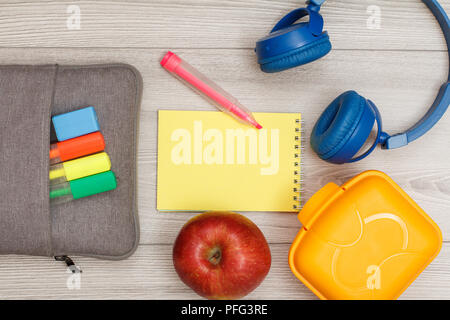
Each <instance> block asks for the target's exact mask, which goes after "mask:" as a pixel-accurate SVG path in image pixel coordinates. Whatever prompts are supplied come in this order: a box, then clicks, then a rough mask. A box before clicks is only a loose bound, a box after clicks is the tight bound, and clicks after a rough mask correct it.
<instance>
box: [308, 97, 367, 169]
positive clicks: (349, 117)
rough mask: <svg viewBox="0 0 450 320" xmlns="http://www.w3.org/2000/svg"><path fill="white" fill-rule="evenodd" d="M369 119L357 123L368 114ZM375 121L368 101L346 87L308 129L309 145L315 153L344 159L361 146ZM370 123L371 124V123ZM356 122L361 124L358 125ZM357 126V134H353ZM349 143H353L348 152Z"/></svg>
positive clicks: (345, 160)
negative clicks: (356, 135) (309, 130)
mask: <svg viewBox="0 0 450 320" xmlns="http://www.w3.org/2000/svg"><path fill="white" fill-rule="evenodd" d="M367 112H369V119H370V120H369V122H368V123H367V122H365V123H360V122H361V119H362V118H363V116H364V117H367V115H368V113H367ZM374 122H375V116H374V115H373V113H372V111H371V109H370V107H369V105H368V102H367V100H366V99H365V98H363V97H362V96H360V95H359V94H357V93H356V92H355V91H347V92H345V93H343V94H342V95H340V96H339V97H337V98H336V99H335V100H334V101H333V102H332V103H331V104H330V105H329V106H328V107H327V108H326V109H325V111H324V112H323V114H322V115H321V116H320V118H319V120H318V121H317V123H316V125H315V126H314V129H313V131H312V133H311V147H312V148H313V150H314V151H315V152H316V153H317V155H318V156H319V157H320V158H321V159H323V160H326V161H329V162H332V163H338V164H340V163H346V162H349V161H351V160H352V158H353V156H354V155H355V154H356V153H357V152H358V151H359V150H360V149H361V148H362V147H363V145H364V143H365V142H366V141H367V139H368V138H369V135H370V132H371V130H372V128H373V124H374ZM370 123H371V124H372V125H370ZM358 126H364V128H362V127H358ZM357 129H358V137H355V136H353V134H354V132H355V131H356V130H357ZM348 143H352V145H351V147H350V150H351V152H345V154H342V152H341V153H340V151H341V150H344V149H346V151H348V150H347V149H348V147H349V145H348Z"/></svg>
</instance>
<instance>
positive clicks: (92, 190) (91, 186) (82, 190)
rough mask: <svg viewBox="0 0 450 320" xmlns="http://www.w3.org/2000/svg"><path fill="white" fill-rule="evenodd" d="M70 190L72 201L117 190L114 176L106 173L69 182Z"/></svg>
mask: <svg viewBox="0 0 450 320" xmlns="http://www.w3.org/2000/svg"><path fill="white" fill-rule="evenodd" d="M69 183H70V188H71V190H72V195H73V198H74V199H80V198H85V197H89V196H92V195H94V194H98V193H102V192H106V191H111V190H114V189H116V188H117V181H116V175H115V174H114V172H112V171H106V172H103V173H99V174H96V175H93V176H89V177H86V178H82V179H77V180H73V181H70V182H69Z"/></svg>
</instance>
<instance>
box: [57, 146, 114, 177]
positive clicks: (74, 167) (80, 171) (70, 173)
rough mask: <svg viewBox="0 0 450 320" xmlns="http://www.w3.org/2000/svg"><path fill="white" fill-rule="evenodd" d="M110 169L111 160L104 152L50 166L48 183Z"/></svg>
mask: <svg viewBox="0 0 450 320" xmlns="http://www.w3.org/2000/svg"><path fill="white" fill-rule="evenodd" d="M110 169H111V161H110V159H109V156H108V155H107V154H106V152H101V153H97V154H93V155H90V156H87V157H83V158H79V159H75V160H70V161H66V162H63V163H59V164H56V165H53V166H50V173H49V178H50V185H54V184H58V183H62V182H65V181H72V180H76V179H80V178H84V177H87V176H91V175H93V174H98V173H102V172H106V171H109V170H110Z"/></svg>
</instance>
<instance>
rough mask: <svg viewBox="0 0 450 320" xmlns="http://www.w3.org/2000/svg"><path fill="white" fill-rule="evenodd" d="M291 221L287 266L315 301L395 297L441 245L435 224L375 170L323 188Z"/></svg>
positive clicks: (382, 174) (437, 251) (435, 254)
mask: <svg viewBox="0 0 450 320" xmlns="http://www.w3.org/2000/svg"><path fill="white" fill-rule="evenodd" d="M298 218H299V220H300V222H302V224H303V228H302V230H301V231H300V232H299V233H298V235H297V237H296V238H295V240H294V242H293V244H292V247H291V249H290V252H289V265H290V267H291V270H292V272H293V273H294V274H295V275H296V276H297V278H298V279H300V280H301V281H302V282H303V283H304V284H305V285H306V286H307V287H308V288H309V289H311V290H312V291H313V292H314V293H315V294H316V295H317V296H318V297H319V298H321V299H338V300H343V299H364V300H366V299H396V298H398V297H399V296H400V295H401V293H402V292H403V291H404V290H405V289H406V288H407V287H408V286H409V285H410V284H411V283H412V282H413V281H414V280H415V279H416V278H417V276H418V275H419V274H420V273H421V272H422V271H423V270H424V269H425V268H426V267H427V266H428V264H430V263H431V261H432V260H433V259H434V258H435V257H436V256H437V255H438V253H439V251H440V249H441V246H442V234H441V231H440V229H439V227H438V226H437V225H436V223H434V222H433V221H432V220H431V218H430V217H428V215H427V214H426V213H425V212H424V211H423V210H422V209H421V208H420V207H419V206H418V205H417V204H416V203H415V202H414V201H413V200H412V199H411V198H410V197H409V196H408V195H407V194H406V193H405V192H404V191H403V190H402V189H401V188H400V187H399V186H398V185H397V184H396V183H395V182H394V181H393V180H392V179H391V178H389V177H388V176H387V175H386V174H384V173H382V172H379V171H367V172H364V173H361V174H360V175H358V176H356V177H354V178H353V179H351V180H350V181H348V182H347V183H345V184H344V185H342V186H341V187H339V186H338V185H336V184H334V183H329V184H327V185H326V186H325V187H324V188H322V189H321V190H320V191H319V192H317V193H316V194H315V195H314V196H313V197H312V198H311V199H310V200H309V201H308V202H307V203H306V205H305V206H304V208H303V210H302V211H301V212H300V213H299V216H298Z"/></svg>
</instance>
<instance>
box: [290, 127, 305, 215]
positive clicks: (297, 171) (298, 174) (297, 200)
mask: <svg viewBox="0 0 450 320" xmlns="http://www.w3.org/2000/svg"><path fill="white" fill-rule="evenodd" d="M295 125H296V128H295V153H294V159H295V160H294V180H293V183H294V187H293V189H292V191H293V193H294V194H293V200H294V204H293V209H294V210H295V211H300V209H301V207H302V194H303V189H302V186H303V170H302V167H303V158H302V155H303V145H304V143H303V142H304V141H303V139H304V135H303V121H302V120H301V119H295Z"/></svg>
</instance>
